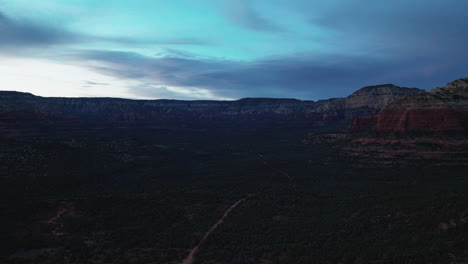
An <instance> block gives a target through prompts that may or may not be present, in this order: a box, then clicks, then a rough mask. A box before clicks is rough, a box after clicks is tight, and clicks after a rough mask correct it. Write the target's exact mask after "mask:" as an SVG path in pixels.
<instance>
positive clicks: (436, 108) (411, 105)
mask: <svg viewBox="0 0 468 264" xmlns="http://www.w3.org/2000/svg"><path fill="white" fill-rule="evenodd" d="M376 131H377V132H378V133H396V134H402V133H422V134H428V135H434V136H440V135H454V134H456V135H468V78H465V79H460V80H456V81H454V82H451V83H448V84H447V85H446V86H445V87H443V88H435V89H432V90H431V91H430V92H426V93H417V94H414V95H409V96H406V97H404V98H402V99H400V100H397V101H395V102H394V103H392V104H390V105H389V106H387V107H386V108H385V109H383V110H382V111H381V112H380V113H379V116H378V120H377V128H376Z"/></svg>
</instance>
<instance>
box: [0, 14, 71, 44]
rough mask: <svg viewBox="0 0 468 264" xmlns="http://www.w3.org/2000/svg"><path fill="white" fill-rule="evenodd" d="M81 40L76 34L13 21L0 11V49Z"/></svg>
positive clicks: (45, 26) (50, 27)
mask: <svg viewBox="0 0 468 264" xmlns="http://www.w3.org/2000/svg"><path fill="white" fill-rule="evenodd" d="M79 39H80V37H79V36H78V35H76V34H72V33H70V32H67V31H65V30H62V29H58V28H55V27H52V26H47V25H36V24H34V23H29V22H26V21H16V20H13V19H11V18H9V17H7V16H6V15H5V14H3V13H2V12H1V11H0V47H8V46H10V47H15V48H18V47H19V46H44V45H51V44H60V43H71V42H76V41H78V40H79Z"/></svg>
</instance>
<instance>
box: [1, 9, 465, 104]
mask: <svg viewBox="0 0 468 264" xmlns="http://www.w3.org/2000/svg"><path fill="white" fill-rule="evenodd" d="M466 10H468V1H466V0H393V1H383V0H372V1H371V0H327V1H310V0H197V1H193V0H170V1H167V0H132V1H130V0H127V1H124V0H113V1H110V0H102V1H96V0H0V90H16V91H22V92H30V93H33V94H36V95H40V96H54V97H57V96H65V97H123V98H135V99H159V98H168V99H184V100H198V99H214V100H234V99H239V98H244V97H281V98H298V99H307V100H319V99H326V98H330V97H343V96H347V95H349V94H351V93H352V92H353V91H355V90H357V89H359V88H361V87H363V86H367V85H376V84H384V83H393V84H396V85H399V86H405V87H417V88H422V89H430V88H433V87H438V86H443V85H444V84H445V83H447V82H450V81H452V80H455V79H458V78H463V77H468V71H467V70H468V65H467V61H468V49H467V47H468V15H467V12H466Z"/></svg>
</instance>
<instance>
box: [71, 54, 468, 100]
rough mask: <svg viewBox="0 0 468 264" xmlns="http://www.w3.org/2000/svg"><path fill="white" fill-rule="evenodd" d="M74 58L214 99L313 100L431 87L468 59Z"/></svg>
mask: <svg viewBox="0 0 468 264" xmlns="http://www.w3.org/2000/svg"><path fill="white" fill-rule="evenodd" d="M75 59H77V60H85V61H86V62H87V63H91V64H98V65H99V66H98V67H96V66H93V70H95V71H98V72H100V73H102V74H106V75H111V76H113V77H118V78H122V79H131V80H136V81H139V82H141V83H156V84H157V85H159V86H161V87H162V86H164V87H185V88H186V89H195V90H193V91H208V92H209V93H210V94H211V97H228V98H240V97H296V98H304V99H314V100H315V99H321V98H329V97H337V96H344V95H346V94H349V93H351V92H353V91H354V90H356V89H358V88H360V87H362V86H366V85H372V84H381V83H396V84H398V85H402V86H411V87H419V88H431V87H434V86H437V85H439V84H443V83H445V82H447V81H449V80H451V79H452V78H453V79H455V78H459V77H460V76H462V75H460V74H462V72H461V70H458V71H457V70H456V69H463V65H464V63H465V61H466V59H468V57H467V56H465V57H460V58H458V59H457V60H454V61H452V62H451V64H448V65H444V64H443V63H442V61H441V60H440V59H438V58H427V59H425V60H417V61H414V60H413V59H412V58H405V59H401V58H395V59H388V58H379V57H372V56H343V55H327V56H321V57H318V56H317V55H314V54H299V55H295V56H285V57H279V58H266V59H261V60H256V61H251V62H240V61H232V60H213V59H198V58H195V59H191V58H172V57H162V58H158V57H148V56H143V55H141V54H138V53H131V52H117V51H100V50H94V51H83V52H81V53H78V54H75ZM428 73H429V74H428ZM142 87H143V86H134V87H131V88H130V90H131V92H133V93H134V94H135V95H141V93H142V92H143V91H144V92H145V93H146V94H148V93H149V91H150V90H151V89H153V88H154V87H155V86H152V85H146V86H145V87H146V88H144V89H143V88H142ZM152 87H153V88H152ZM154 89H156V88H154ZM158 89H159V88H158ZM159 91H161V89H159ZM172 92H174V93H177V91H172ZM189 94H190V92H188V93H187V94H184V96H187V95H189Z"/></svg>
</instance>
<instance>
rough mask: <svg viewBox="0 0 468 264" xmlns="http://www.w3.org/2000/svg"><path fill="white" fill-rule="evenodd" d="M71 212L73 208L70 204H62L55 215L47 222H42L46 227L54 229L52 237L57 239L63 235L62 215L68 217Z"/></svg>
mask: <svg viewBox="0 0 468 264" xmlns="http://www.w3.org/2000/svg"><path fill="white" fill-rule="evenodd" d="M72 210H73V206H72V204H71V203H68V202H62V203H61V205H60V207H59V209H58V211H57V213H56V215H54V216H53V217H52V218H50V219H49V220H46V221H43V222H44V223H46V224H48V225H52V226H55V229H54V230H52V235H54V236H56V237H58V236H62V235H63V234H64V233H63V232H61V231H62V230H63V227H64V224H63V222H62V217H63V216H64V215H70V214H71V211H72Z"/></svg>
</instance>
